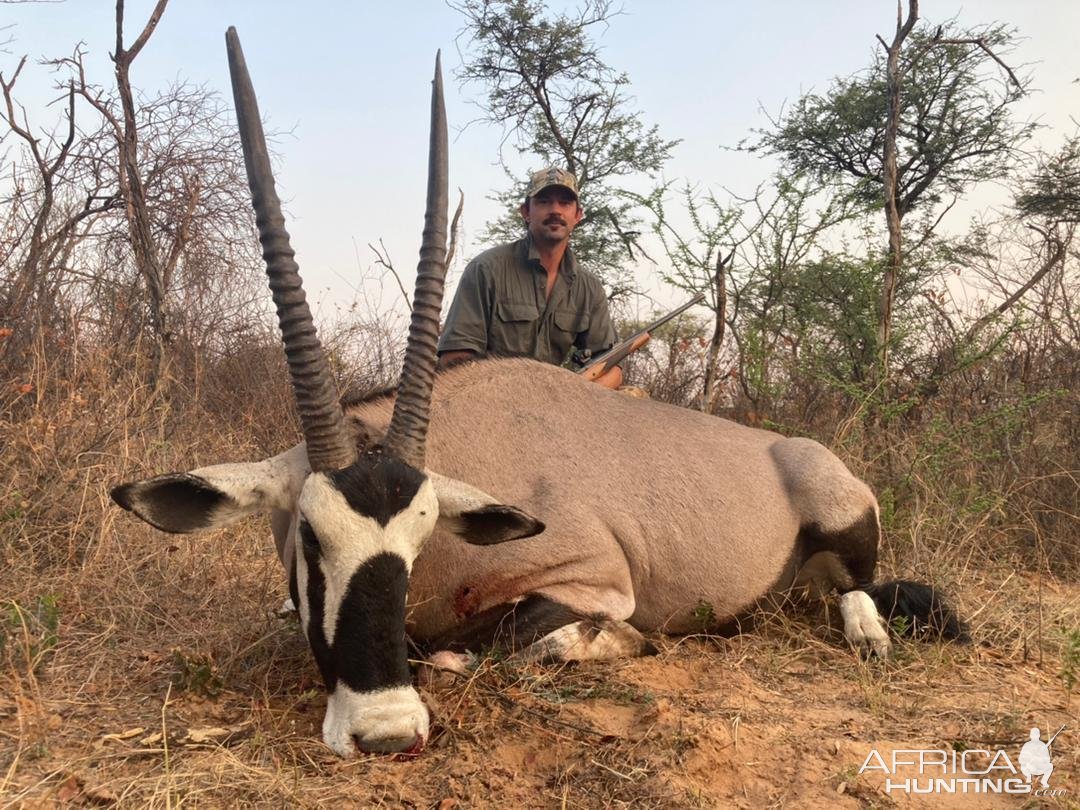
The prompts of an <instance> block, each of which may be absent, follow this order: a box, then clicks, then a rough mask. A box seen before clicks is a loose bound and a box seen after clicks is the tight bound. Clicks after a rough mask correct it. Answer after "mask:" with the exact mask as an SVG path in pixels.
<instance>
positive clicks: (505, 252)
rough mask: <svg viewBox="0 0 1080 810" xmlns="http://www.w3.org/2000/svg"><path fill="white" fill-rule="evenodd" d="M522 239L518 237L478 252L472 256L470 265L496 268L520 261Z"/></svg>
mask: <svg viewBox="0 0 1080 810" xmlns="http://www.w3.org/2000/svg"><path fill="white" fill-rule="evenodd" d="M521 243H522V240H521V239H518V240H517V241H514V242H504V243H503V244H501V245H495V246H494V247H489V248H488V249H487V250H484V251H482V252H480V253H477V254H476V255H475V256H473V258H472V261H470V262H469V264H470V265H473V266H476V267H486V268H496V267H506V266H508V265H512V264H519V263H521V259H522V256H523V255H524V254H523V250H522V244H521Z"/></svg>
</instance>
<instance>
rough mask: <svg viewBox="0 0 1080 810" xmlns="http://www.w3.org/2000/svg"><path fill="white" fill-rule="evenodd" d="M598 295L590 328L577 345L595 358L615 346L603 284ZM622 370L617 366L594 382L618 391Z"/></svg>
mask: <svg viewBox="0 0 1080 810" xmlns="http://www.w3.org/2000/svg"><path fill="white" fill-rule="evenodd" d="M597 288H598V289H597V290H596V295H595V297H594V300H593V306H592V310H591V311H590V313H589V328H588V330H587V331H585V332H582V333H581V334H580V335H578V337H577V340H576V341H574V342H575V345H577V346H578V348H581V349H588V350H589V351H590V352H591V353H592V355H593V356H594V357H595V356H596V355H598V354H603V353H604V352H606V351H607V350H608V349H610V348H611V347H612V346H614V345H615V327H614V326H613V325H612V323H611V313H610V312H609V310H608V302H607V295H606V294H605V293H604V288H603V286H602V285H601V284H599V283H598V284H597ZM622 381H623V374H622V369H621V368H619V367H618V366H615V367H613V368H611V369H609V370H608V371H607V372H605V373H604V374H602V375H601V376H599V377H597V378H596V379H595V380H593V382H595V383H598V384H599V385H602V386H604V388H611V389H613V390H614V389H616V388H618V387H619V386H620V385H622Z"/></svg>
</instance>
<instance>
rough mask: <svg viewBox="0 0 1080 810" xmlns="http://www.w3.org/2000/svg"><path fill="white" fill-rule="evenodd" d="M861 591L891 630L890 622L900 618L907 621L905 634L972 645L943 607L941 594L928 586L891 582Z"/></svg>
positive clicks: (964, 628) (964, 630) (952, 614)
mask: <svg viewBox="0 0 1080 810" xmlns="http://www.w3.org/2000/svg"><path fill="white" fill-rule="evenodd" d="M863 590H865V591H866V592H867V593H868V594H869V595H870V598H871V599H873V600H874V604H875V605H877V609H878V611H879V612H880V613H881V615H882V616H884V617H885V621H886V622H888V623H889V625H890V626H893V619H896V618H897V617H903V618H904V619H906V620H907V627H908V634H911V635H914V634H918V633H919V632H922V631H929V632H930V633H932V634H934V635H936V636H939V637H940V638H944V639H952V640H954V641H961V642H965V643H966V642H969V641H971V636H970V635H969V634H968V629H967V626H966V625H965V624H964V623H963V622H962V621H960V617H959V616H957V615H956V613H955V612H954V611H953V609H952V608H950V607H949V606H948V605H946V604H945V601H944V599H942V597H941V594H939V593H938V592H937V591H935V590H934V589H933V588H932V587H930V586H929V585H923V584H922V583H919V582H909V581H908V580H905V579H894V580H891V581H889V582H881V583H878V584H876V585H870V586H868V587H866V588H864V589H863Z"/></svg>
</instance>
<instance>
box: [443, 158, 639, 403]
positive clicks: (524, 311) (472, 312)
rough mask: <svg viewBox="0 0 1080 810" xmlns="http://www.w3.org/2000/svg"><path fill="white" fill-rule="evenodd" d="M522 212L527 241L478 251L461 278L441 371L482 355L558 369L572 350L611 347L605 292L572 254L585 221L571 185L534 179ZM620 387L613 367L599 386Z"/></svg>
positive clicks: (550, 177) (551, 173)
mask: <svg viewBox="0 0 1080 810" xmlns="http://www.w3.org/2000/svg"><path fill="white" fill-rule="evenodd" d="M520 211H521V218H522V219H523V220H524V221H525V225H526V228H527V231H528V232H527V234H526V236H525V238H524V239H519V240H518V241H516V242H512V243H510V244H507V245H499V246H498V247H494V248H491V249H490V250H487V251H484V252H483V253H481V254H480V255H479V256H477V257H476V258H475V259H473V260H472V261H471V262H469V264H468V266H466V268H465V272H464V273H462V275H461V280H460V282H459V283H458V288H457V293H456V294H455V296H454V301H453V303H452V304H451V305H450V311H449V313H448V314H447V316H446V323H445V324H444V325H443V330H442V336H441V337H440V338H439V364H440V365H441V366H443V367H445V366H449V365H452V364H454V363H458V362H461V361H463V360H468V359H472V358H475V357H481V356H483V355H486V354H497V355H504V356H505V355H524V356H527V357H535V358H536V359H537V360H543V361H544V362H546V363H553V364H555V365H562V364H564V363H566V361H567V359H568V358H569V357H570V353H571V351H572V350H576V353H577V355H578V356H579V357H580V356H582V353H585V352H588V353H589V354H591V355H597V354H600V353H601V352H604V351H607V350H608V349H610V348H611V346H612V345H613V344H614V343H615V330H614V328H613V327H612V325H611V316H610V314H609V313H608V306H607V297H606V295H605V293H604V288H603V285H602V284H601V283H600V280H599V279H598V278H597V277H596V276H594V275H593V274H592V273H590V272H588V271H587V270H584V269H582V268H581V267H579V266H578V264H577V262H576V261H575V260H574V255H573V252H572V251H571V250H570V234H571V233H572V232H573V230H574V227H575V226H576V225H577V224H578V223H579V222H581V219H582V217H583V216H584V214H585V212H584V211H583V210H582V208H581V203H580V201H579V200H578V191H577V178H575V177H574V175H572V174H571V173H570V172H568V171H565V170H563V169H559V168H555V167H552V168H549V169H544V170H542V171H539V172H536V173H535V174H533V175H532V177H531V178H530V180H529V187H528V189H527V191H526V193H525V202H524V203H522V205H521V209H520ZM621 381H622V371H621V370H620V369H618V368H613V369H611V371H609V372H607V374H605V375H603V376H602V377H601V378H599V379H598V380H597V382H599V383H600V384H601V385H605V386H606V387H609V388H617V387H618V386H619V383H620V382H621Z"/></svg>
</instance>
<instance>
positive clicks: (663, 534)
mask: <svg viewBox="0 0 1080 810" xmlns="http://www.w3.org/2000/svg"><path fill="white" fill-rule="evenodd" d="M227 40H228V44H229V56H230V67H231V69H232V72H233V85H234V95H235V99H236V103H237V117H238V120H239V123H240V128H241V134H242V138H243V143H244V150H245V159H246V162H247V166H248V176H249V182H250V185H251V188H252V197H253V204H254V206H255V210H256V214H257V221H258V224H259V231H260V240H261V241H262V244H263V253H264V257H265V258H266V261H267V273H268V276H269V278H270V286H271V289H272V291H273V294H274V300H275V303H276V304H277V308H278V314H279V320H280V323H281V327H282V333H283V339H284V343H285V351H286V356H287V358H288V362H289V367H290V373H291V375H292V379H293V386H294V391H295V395H296V398H297V405H298V411H299V414H300V418H301V423H302V425H303V429H304V438H305V440H304V442H302V443H300V444H298V445H296V446H295V447H293V448H291V449H289V450H287V451H286V452H284V453H282V454H280V455H277V456H274V457H273V458H269V459H265V460H263V461H258V462H253V463H249V464H222V465H217V466H211V467H203V468H199V469H195V470H192V471H191V472H187V473H171V474H167V475H162V476H158V477H156V478H151V479H148V480H145V481H140V482H135V483H130V484H125V485H123V486H120V487H117V488H116V489H115V490H113V497H114V498H115V500H116V501H117V502H118V503H119V504H120V505H121V506H123V507H124V508H126V509H129V510H131V511H133V512H134V513H135V514H137V515H138V516H139V517H141V518H142V519H144V520H146V521H147V522H148V523H150V524H152V525H154V526H156V527H158V528H160V529H163V530H165V531H172V532H195V531H202V530H209V529H216V528H220V527H223V526H227V525H229V524H231V523H233V522H235V521H237V520H239V519H241V518H243V517H245V516H248V515H252V514H256V513H267V514H269V515H270V516H271V525H272V527H273V532H274V536H275V540H276V544H277V549H278V552H279V554H280V557H281V560H282V562H283V564H284V566H285V568H286V571H287V572H288V578H289V587H290V593H291V595H292V599H293V601H294V603H295V604H296V606H297V609H298V611H299V613H300V619H301V624H302V626H303V629H304V632H305V634H306V636H307V638H308V641H309V643H310V645H311V648H312V652H313V654H314V657H315V661H316V663H317V665H318V667H319V669H320V672H321V673H322V676H323V678H324V680H325V682H326V687H327V690H328V694H329V698H328V701H327V710H326V717H325V720H324V723H323V737H324V739H325V741H326V743H327V745H329V746H330V747H331V748H332V749H333V750H334V751H336V752H337V753H338V754H340V755H342V756H349V755H350V754H352V753H353V752H355V750H356V748H357V747H359V748H360V749H361V750H365V751H385V752H391V751H407V750H408V751H418V750H420V749H421V748H422V747H423V745H424V743H425V741H426V739H427V735H428V713H427V710H426V708H425V707H424V705H423V703H422V701H421V700H420V697H419V695H418V693H417V691H416V690H415V689H414V688H413V686H412V679H411V674H410V671H409V666H408V661H407V651H406V634H407V633H408V634H410V635H411V636H412V637H413V638H414V639H415V640H416V641H418V642H420V643H421V644H422V645H424V646H426V647H427V648H428V650H429V651H430V652H432V653H433V654H435V655H437V656H443V657H444V659H445V656H446V655H447V652H461V651H464V650H478V649H480V648H483V647H487V646H491V645H499V646H502V647H504V648H506V649H508V650H509V651H511V652H512V653H513V654H516V655H519V656H522V657H525V658H529V659H535V660H585V659H604V658H611V657H616V656H624V655H640V654H645V653H648V652H649V651H650V650H651V649H652V647H651V645H650V643H649V642H648V641H647V640H646V638H645V637H644V636H643V635H642V632H643V631H644V632H667V633H680V632H686V631H691V630H701V629H703V627H702V618H703V613H704V614H706V615H707V616H708V618H709V620H710V621H711V624H712V625H713V626H714V627H715V628H721V627H723V626H729V627H738V626H739V624H740V622H742V621H743V620H744V619H745V618H746V617H748V616H749V615H751V614H752V613H753V612H754V611H755V610H756V609H757V608H758V607H759V606H760V605H762V604H764V603H765V602H766V601H767V600H770V599H771V598H772V597H774V596H777V595H781V594H784V593H786V592H788V591H790V590H791V589H792V588H803V587H805V588H806V589H808V590H810V591H812V592H815V593H826V592H829V591H832V590H834V589H836V590H839V591H840V593H841V594H842V595H841V598H840V607H841V613H842V615H843V620H844V633H845V635H846V636H847V638H848V639H849V640H850V641H851V643H852V644H854V645H856V646H858V647H861V648H864V649H866V650H867V651H870V652H873V653H876V654H878V655H887V654H888V652H889V646H890V642H889V636H888V632H887V629H886V624H885V622H886V620H887V618H888V617H889V616H891V615H893V614H894V613H901V614H903V615H906V616H907V617H908V618H909V619H910V620H912V621H915V622H923V623H926V624H927V625H928V626H930V627H932V628H934V629H936V630H938V631H939V632H940V633H941V634H942V635H945V636H950V637H957V636H961V635H963V632H964V631H963V628H962V626H961V625H960V624H959V622H958V620H957V619H956V618H955V616H953V615H952V614H951V613H950V612H949V611H948V609H947V608H946V607H944V605H943V604H942V603H941V602H940V601H939V600H938V598H937V596H936V595H935V594H934V592H933V591H932V589H929V588H927V587H926V586H920V585H916V584H913V583H906V582H895V583H889V584H883V585H875V584H873V576H874V568H875V564H876V559H877V548H878V543H879V540H880V535H881V532H880V526H879V520H878V507H877V502H876V500H875V498H874V496H873V494H872V493H871V491H870V489H869V488H868V487H867V486H866V485H865V484H863V483H862V482H861V481H859V480H858V479H857V478H855V477H854V476H853V475H852V474H851V473H850V472H849V471H848V470H847V468H846V467H845V466H844V465H843V463H842V462H841V461H840V460H839V459H837V458H836V456H834V455H833V454H832V453H831V452H829V451H828V450H827V449H826V448H824V447H823V446H822V445H820V444H818V443H816V442H813V441H810V440H808V439H799V438H785V437H783V436H780V435H777V434H775V433H770V432H767V431H763V430H757V429H753V428H747V427H743V426H740V425H737V424H735V423H733V422H729V421H725V420H723V419H718V418H716V417H712V416H707V415H703V414H701V413H698V412H695V411H689V410H686V409H682V408H677V407H673V406H670V405H665V404H662V403H657V402H653V401H651V400H642V399H635V398H631V397H626V396H623V395H620V394H618V393H616V392H612V391H608V390H607V389H604V388H602V387H600V386H598V385H595V384H593V383H589V382H585V381H583V380H582V379H581V378H580V377H578V376H577V375H575V374H572V373H571V372H568V371H566V370H564V369H560V368H556V367H553V366H548V365H544V364H541V363H537V362H535V361H532V360H526V359H512V358H511V359H483V360H479V361H476V362H472V363H466V364H463V365H459V366H455V367H453V368H450V369H448V370H446V371H444V372H442V373H440V374H439V375H437V376H436V375H435V371H434V369H435V341H436V337H437V333H438V323H439V313H440V308H441V303H442V285H443V279H444V277H445V261H444V257H445V252H446V248H445V243H446V207H447V196H448V195H447V166H446V164H447V160H446V124H445V114H444V112H443V105H442V92H441V78H440V76H439V70H438V65H436V75H435V81H434V86H433V94H432V135H431V144H432V146H431V155H430V158H429V188H428V206H427V215H426V220H425V230H424V239H423V245H422V247H421V261H420V265H419V268H418V273H417V288H416V293H415V296H414V307H413V318H412V323H411V326H410V330H409V342H408V347H407V349H406V356H405V362H404V366H403V370H402V376H401V382H400V384H399V386H398V389H397V391H396V392H386V393H382V394H376V395H373V396H371V397H370V398H368V399H366V400H364V401H361V402H356V403H353V404H351V405H349V406H348V407H347V408H346V409H345V410H344V411H343V410H342V408H341V407H340V405H339V404H338V399H337V395H336V393H335V390H334V385H333V381H332V379H331V377H330V375H329V372H328V369H327V366H326V363H325V360H324V358H323V355H322V351H321V348H320V346H319V343H318V340H317V338H316V336H315V329H314V326H313V325H312V321H311V315H310V312H309V311H308V307H307V304H306V302H305V299H304V293H303V289H302V286H301V284H300V278H299V275H298V273H297V268H296V264H295V262H294V261H293V259H292V255H293V254H292V250H291V248H290V247H289V244H288V235H287V233H286V232H285V229H284V222H283V219H282V217H281V213H280V205H279V203H278V200H277V196H276V194H275V192H274V186H273V178H272V176H271V175H270V167H269V160H268V157H267V153H266V146H265V142H264V141H263V137H262V131H261V126H260V124H259V115H258V110H257V108H256V105H255V97H254V91H253V90H252V89H251V86H250V80H249V79H248V77H247V71H246V67H245V66H244V61H243V56H242V54H241V52H240V48H239V42H238V40H237V39H236V35H235V31H233V30H232V29H230V32H229V34H228V35H227ZM703 605H704V606H707V611H703V610H702V606H703ZM879 608H880V610H879ZM883 613H884V614H885V615H884V616H883ZM706 629H708V628H706Z"/></svg>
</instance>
